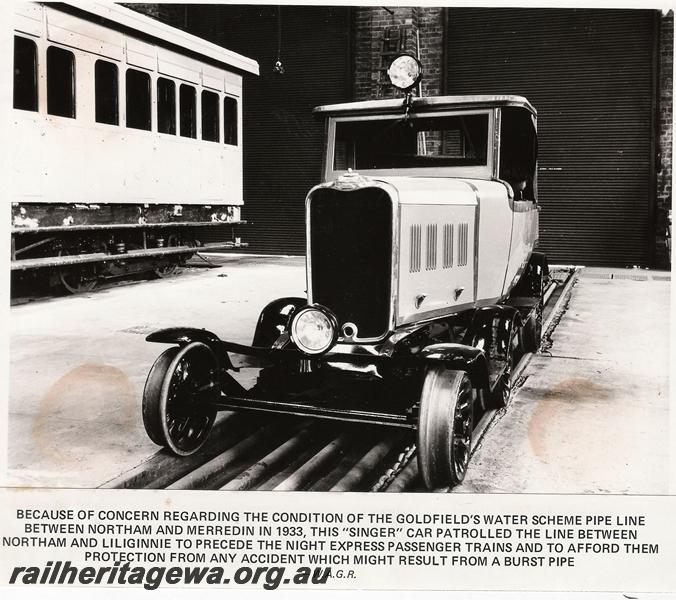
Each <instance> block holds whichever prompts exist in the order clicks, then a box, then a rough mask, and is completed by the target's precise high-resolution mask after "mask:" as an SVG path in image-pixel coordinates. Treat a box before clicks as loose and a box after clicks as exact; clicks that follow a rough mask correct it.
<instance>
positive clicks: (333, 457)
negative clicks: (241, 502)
mask: <svg viewBox="0 0 676 600" xmlns="http://www.w3.org/2000/svg"><path fill="white" fill-rule="evenodd" d="M567 271H568V270H567V269H566V270H564V269H562V270H561V276H560V278H559V279H560V280H559V281H558V282H557V283H556V284H553V285H551V286H549V287H548V288H547V290H546V292H545V314H544V323H543V332H546V331H548V330H549V329H550V328H551V327H552V325H553V324H554V325H555V318H556V316H557V315H558V314H560V312H561V307H562V306H563V305H564V304H565V302H566V300H567V298H568V296H569V294H570V289H571V287H572V286H573V285H574V283H575V279H576V277H577V270H572V272H567ZM566 272H567V273H566ZM564 275H566V276H565V279H564V277H563V276H564ZM532 356H533V355H532V354H525V355H524V356H523V357H522V358H521V360H520V361H519V363H518V364H517V365H516V366H515V368H514V370H513V372H512V375H511V381H512V384H513V385H514V384H517V383H518V381H519V380H520V378H522V377H523V375H522V374H523V371H524V369H525V368H526V367H527V365H528V364H529V362H530V360H531V358H532ZM247 402H248V400H247ZM299 406H300V407H301V408H303V409H306V408H307V407H306V406H304V405H299ZM232 408H238V411H237V412H224V413H221V414H220V415H219V420H218V421H217V423H216V426H215V428H214V431H213V432H212V433H211V435H210V439H209V441H208V442H207V444H206V445H205V447H204V448H202V449H201V450H200V451H199V452H198V453H197V454H196V455H193V456H189V457H176V456H173V455H172V454H170V453H169V452H168V451H166V450H160V451H159V452H158V453H156V454H155V455H154V456H152V457H151V458H150V459H148V460H147V461H145V462H144V463H142V464H141V465H139V466H137V467H135V468H133V469H131V470H130V471H128V472H127V473H124V474H122V475H120V476H119V477H117V478H115V479H114V480H111V481H109V482H107V483H106V484H104V485H103V486H102V487H107V488H141V487H144V488H154V489H157V488H169V489H211V490H216V489H220V490H224V491H233V490H254V489H257V490H326V491H329V490H331V491H371V490H373V491H386V492H404V491H422V490H423V489H424V488H423V485H422V482H421V479H420V476H419V473H418V463H417V460H416V453H415V435H414V434H413V431H412V430H411V429H410V428H403V427H401V426H397V423H391V424H389V425H382V424H379V425H370V424H368V421H367V422H366V423H365V422H360V423H350V422H337V421H335V420H329V419H317V418H314V416H313V418H311V419H308V418H298V417H297V416H293V415H280V414H275V415H271V414H270V412H269V411H268V410H257V411H252V412H247V411H243V410H239V408H240V407H235V406H234V405H233V406H232ZM260 408H261V409H263V408H264V407H263V406H261V407H260ZM507 410H509V408H507ZM299 412H300V411H299ZM504 412H505V411H504V409H503V410H499V411H496V410H492V411H487V412H485V413H484V414H483V415H482V416H481V418H480V419H479V422H478V423H477V425H476V426H475V428H474V432H473V441H472V448H471V453H472V454H473V453H474V452H475V451H476V450H477V449H478V448H479V447H480V446H481V443H482V440H483V439H484V436H485V435H486V433H487V432H488V431H489V430H490V429H491V427H492V425H493V424H494V423H495V422H496V420H497V419H499V418H500V417H501V415H502V414H504ZM361 413H363V414H362V415H360V418H358V419H355V420H357V421H363V420H364V419H362V418H361V417H363V416H365V415H370V416H371V417H373V418H374V419H376V418H377V419H380V415H377V414H376V413H368V411H361ZM304 414H307V411H305V412H304ZM398 418H399V419H401V420H403V419H404V418H406V417H405V416H399V417H398ZM341 421H344V419H343V418H341ZM469 468H470V469H471V468H472V466H471V462H470V467H469ZM460 488H461V486H460ZM456 490H457V491H460V489H458V488H456Z"/></svg>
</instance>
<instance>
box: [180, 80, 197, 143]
mask: <svg viewBox="0 0 676 600" xmlns="http://www.w3.org/2000/svg"><path fill="white" fill-rule="evenodd" d="M179 104H180V110H181V135H182V136H183V137H191V138H196V137H197V106H196V100H195V88H194V87H192V86H191V85H186V84H185V83H182V84H181V87H180V89H179Z"/></svg>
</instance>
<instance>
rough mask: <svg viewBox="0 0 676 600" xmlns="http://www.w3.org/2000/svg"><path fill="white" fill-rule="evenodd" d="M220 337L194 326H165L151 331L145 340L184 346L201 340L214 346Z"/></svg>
mask: <svg viewBox="0 0 676 600" xmlns="http://www.w3.org/2000/svg"><path fill="white" fill-rule="evenodd" d="M220 341H221V340H220V338H219V337H218V336H217V335H216V334H215V333H211V331H207V330H206V329H197V328H196V327H167V328H166V329H158V330H157V331H153V333H151V334H150V335H149V336H148V337H146V342H156V343H159V344H178V345H179V346H185V345H186V344H189V343H190V342H202V343H203V344H206V345H207V346H214V345H217V344H218V342H220Z"/></svg>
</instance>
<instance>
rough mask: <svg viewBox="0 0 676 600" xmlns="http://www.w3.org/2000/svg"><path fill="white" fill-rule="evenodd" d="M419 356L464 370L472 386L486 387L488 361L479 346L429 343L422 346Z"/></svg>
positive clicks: (487, 383)
mask: <svg viewBox="0 0 676 600" xmlns="http://www.w3.org/2000/svg"><path fill="white" fill-rule="evenodd" d="M419 356H420V357H421V358H423V359H425V360H434V361H440V362H443V363H444V365H446V366H447V367H448V368H449V369H454V370H457V371H466V372H467V374H468V375H469V378H470V381H471V382H472V387H474V388H477V389H480V390H481V389H488V385H489V381H488V361H487V360H486V354H485V352H484V351H483V350H482V349H481V348H475V347H473V346H467V345H465V344H451V343H444V344H431V345H429V346H426V347H425V348H423V349H422V351H421V352H420V355H419Z"/></svg>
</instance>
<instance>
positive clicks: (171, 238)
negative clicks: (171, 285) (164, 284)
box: [153, 233, 178, 279]
mask: <svg viewBox="0 0 676 600" xmlns="http://www.w3.org/2000/svg"><path fill="white" fill-rule="evenodd" d="M165 246H166V247H172V246H178V236H177V235H176V234H174V233H171V234H169V235H168V236H167V241H166V243H165ZM170 260H171V261H172V262H170V263H168V264H164V265H162V266H160V267H155V269H153V273H155V275H156V276H157V277H159V278H160V279H164V278H165V277H169V276H170V275H173V274H174V273H175V272H176V269H177V268H178V258H177V257H176V256H172V257H171V259H170Z"/></svg>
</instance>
